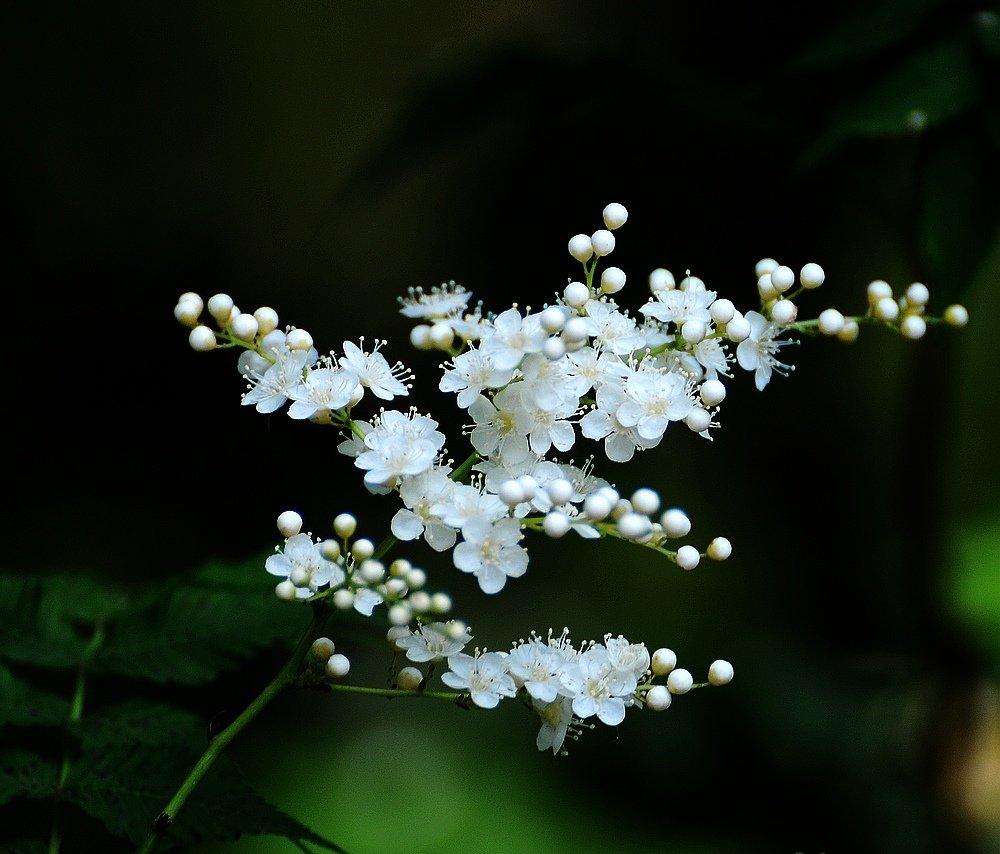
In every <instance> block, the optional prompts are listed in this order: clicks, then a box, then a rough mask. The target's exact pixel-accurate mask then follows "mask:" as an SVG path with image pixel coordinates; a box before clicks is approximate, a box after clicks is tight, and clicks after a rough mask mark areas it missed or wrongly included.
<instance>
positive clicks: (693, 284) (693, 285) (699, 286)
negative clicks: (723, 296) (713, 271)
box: [677, 276, 706, 292]
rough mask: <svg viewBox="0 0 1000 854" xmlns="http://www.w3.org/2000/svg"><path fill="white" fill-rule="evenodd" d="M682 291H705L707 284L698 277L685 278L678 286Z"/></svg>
mask: <svg viewBox="0 0 1000 854" xmlns="http://www.w3.org/2000/svg"><path fill="white" fill-rule="evenodd" d="M677 287H678V288H680V289H681V290H682V291H692V292H694V291H704V290H706V288H705V283H704V282H703V281H702V280H701V279H699V278H698V277H697V276H685V277H684V278H683V279H681V283H680V284H679V285H678V286H677Z"/></svg>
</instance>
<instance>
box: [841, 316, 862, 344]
mask: <svg viewBox="0 0 1000 854" xmlns="http://www.w3.org/2000/svg"><path fill="white" fill-rule="evenodd" d="M860 331H861V327H860V326H858V322H857V321H856V320H845V321H844V328H843V329H841V330H840V332H838V333H837V339H838V340H839V341H843V342H844V343H845V344H853V343H854V342H855V341H857V340H858V333H859V332H860Z"/></svg>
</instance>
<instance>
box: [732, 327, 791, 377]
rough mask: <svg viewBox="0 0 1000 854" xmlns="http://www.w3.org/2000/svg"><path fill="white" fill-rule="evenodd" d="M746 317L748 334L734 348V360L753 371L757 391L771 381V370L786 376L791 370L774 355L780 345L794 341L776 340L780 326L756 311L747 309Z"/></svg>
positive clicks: (784, 345) (785, 345)
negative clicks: (748, 323)
mask: <svg viewBox="0 0 1000 854" xmlns="http://www.w3.org/2000/svg"><path fill="white" fill-rule="evenodd" d="M746 319H747V320H748V321H749V322H750V335H749V337H748V338H746V339H745V340H743V341H741V342H740V343H739V346H738V347H737V348H736V361H738V362H739V363H740V367H741V368H743V369H744V370H746V371H753V372H754V377H753V379H754V385H756V386H757V390H758V391H763V390H764V386H766V385H767V384H768V383H769V382H770V381H771V373H772V371H777V373H779V374H781V375H782V376H787V375H788V372H789V371H790V370H792V366H791V365H786V364H784V363H783V362H779V361H778V360H777V359H776V358H775V355H776V354H777V352H778V351H779V350H780V349H781V348H782V347H787V346H788V345H789V344H792V343H794V342H792V341H779V340H777V336H778V335H780V334H781V331H782V330H781V327H780V326H777V325H776V324H774V323H771V322H770V321H769V320H768V319H767V318H766V317H764V316H763V315H762V314H759V313H758V312H756V311H748V312H747V313H746Z"/></svg>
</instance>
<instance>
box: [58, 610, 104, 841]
mask: <svg viewBox="0 0 1000 854" xmlns="http://www.w3.org/2000/svg"><path fill="white" fill-rule="evenodd" d="M103 643H104V624H103V623H100V622H99V623H97V624H96V625H95V626H94V631H93V634H91V636H90V640H89V641H88V642H87V646H86V647H85V649H84V650H83V657H82V658H81V659H80V664H79V666H78V667H77V670H76V687H75V688H74V690H73V700H72V702H71V703H70V707H69V718H67V721H66V723H67V726H68V727H70V728H71V727H72V725H73V724H76V723H79V722H80V718H82V717H83V700H84V695H85V693H86V688H87V667H88V666H89V665H90V662H91V661H93V660H94V656H95V655H97V651H98V650H99V649H100V648H101V644H103ZM71 767H72V759H71V756H70V750H69V746H67V747H66V749H65V750H64V751H63V757H62V764H61V765H60V766H59V781H58V783H57V784H56V792H55V817H54V818H53V820H52V835H51V836H50V837H49V854H58V852H59V848H60V846H61V845H62V830H61V829H60V826H59V825H60V812H61V810H60V808H59V805H60V802H61V801H62V793H63V789H64V788H65V787H66V780H68V779H69V772H70V769H71Z"/></svg>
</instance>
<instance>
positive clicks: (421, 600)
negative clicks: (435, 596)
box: [407, 590, 431, 622]
mask: <svg viewBox="0 0 1000 854" xmlns="http://www.w3.org/2000/svg"><path fill="white" fill-rule="evenodd" d="M410 609H411V610H412V611H413V613H414V614H426V613H427V612H428V611H429V610H430V609H431V597H430V594H429V593H427V592H426V591H425V590H416V591H414V592H413V593H411V594H410ZM407 622H409V621H408V620H407Z"/></svg>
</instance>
